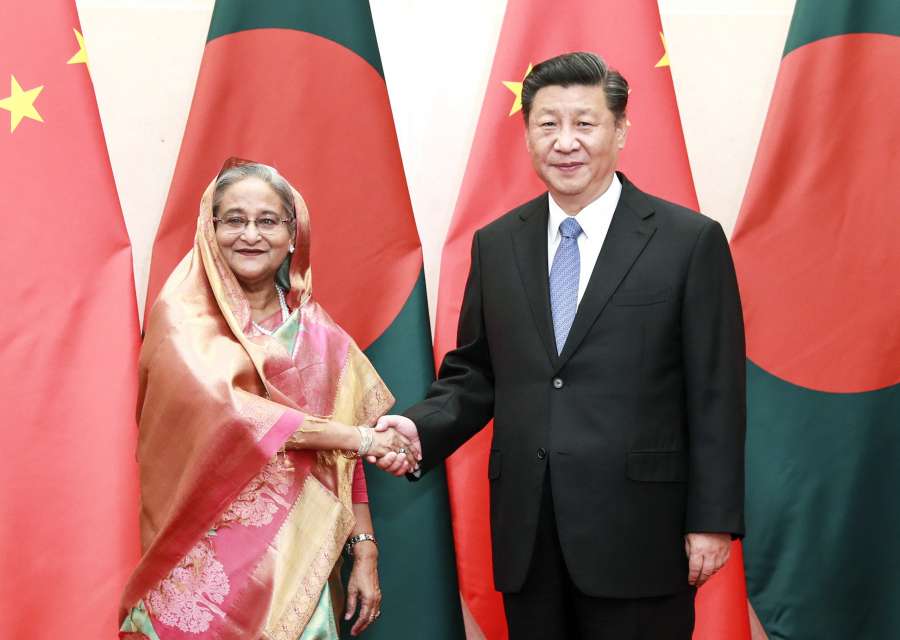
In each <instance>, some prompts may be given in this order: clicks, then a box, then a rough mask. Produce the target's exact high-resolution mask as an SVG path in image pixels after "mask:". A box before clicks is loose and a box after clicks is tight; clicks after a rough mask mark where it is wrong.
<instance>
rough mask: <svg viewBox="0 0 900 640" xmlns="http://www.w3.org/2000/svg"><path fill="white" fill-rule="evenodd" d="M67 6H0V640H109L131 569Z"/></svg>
mask: <svg viewBox="0 0 900 640" xmlns="http://www.w3.org/2000/svg"><path fill="white" fill-rule="evenodd" d="M80 30H81V29H80V26H79V22H78V15H77V13H76V10H75V3H74V2H72V1H60V0H56V1H54V2H30V3H26V2H5V3H3V4H2V5H0V175H2V176H3V178H2V184H3V189H2V193H3V213H2V217H3V249H2V251H0V299H2V300H3V313H2V320H0V452H2V454H0V455H2V456H3V462H2V464H0V576H2V577H0V638H10V639H12V638H17V639H18V638H28V639H29V640H32V639H40V638H67V639H70V640H76V639H84V640H96V639H97V638H112V637H114V636H115V631H116V626H117V624H116V622H117V621H116V611H117V609H118V602H119V597H120V595H121V590H122V586H123V585H124V582H125V580H126V578H127V577H128V573H129V572H130V570H131V569H132V567H133V566H134V564H135V563H136V562H137V558H138V543H139V537H138V531H137V472H136V466H135V464H134V447H135V437H136V434H137V429H136V427H135V413H134V410H135V397H136V393H137V350H138V341H139V338H140V336H139V332H138V321H137V305H136V303H135V293H134V279H133V275H132V262H131V247H130V244H129V241H128V234H127V233H126V230H125V224H124V220H123V218H122V212H121V210H120V208H119V201H118V197H117V195H116V188H115V184H114V182H113V176H112V171H111V169H110V164H109V158H108V156H107V152H106V145H105V142H104V139H103V132H102V130H101V127H100V118H99V114H98V112H97V104H96V102H95V99H94V91H93V88H92V85H91V79H90V75H89V73H88V65H87V56H86V54H85V50H84V42H83V39H82V37H81V33H80Z"/></svg>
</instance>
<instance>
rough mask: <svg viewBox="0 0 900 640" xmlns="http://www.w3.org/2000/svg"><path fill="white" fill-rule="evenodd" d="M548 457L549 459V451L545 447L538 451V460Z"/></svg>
mask: <svg viewBox="0 0 900 640" xmlns="http://www.w3.org/2000/svg"><path fill="white" fill-rule="evenodd" d="M546 457H547V450H546V449H545V448H544V447H541V448H540V449H538V450H537V459H538V460H543V459H544V458H546Z"/></svg>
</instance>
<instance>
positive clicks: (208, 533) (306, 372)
mask: <svg viewBox="0 0 900 640" xmlns="http://www.w3.org/2000/svg"><path fill="white" fill-rule="evenodd" d="M212 191H213V185H210V187H209V188H208V189H207V190H206V193H205V194H204V196H203V199H202V201H201V204H200V214H199V218H198V223H197V234H196V238H195V242H194V248H193V250H192V251H191V252H190V253H189V254H188V255H187V256H186V257H185V258H184V260H182V262H181V263H180V264H179V265H178V267H177V268H176V269H175V271H174V272H173V273H172V275H171V276H170V278H169V280H168V282H167V283H166V286H165V288H164V289H163V291H162V292H161V294H160V297H159V299H158V300H157V302H156V304H155V305H154V307H153V309H152V310H151V312H150V315H149V317H148V321H147V330H146V337H145V340H144V345H143V348H142V351H141V359H140V394H139V416H138V417H139V423H140V439H139V444H138V461H139V463H140V470H141V514H140V519H141V538H142V547H143V557H142V558H141V561H140V563H139V565H138V567H137V569H136V570H135V572H134V574H133V575H132V576H131V579H130V580H129V583H128V585H127V586H126V589H125V593H124V596H123V599H122V610H121V618H122V620H123V622H122V626H121V629H120V637H122V638H140V639H151V640H156V639H158V640H188V639H193V640H197V639H199V638H217V639H221V640H230V639H235V640H237V639H241V640H248V639H255V638H260V639H266V640H297V639H298V638H301V637H302V638H303V640H312V639H326V638H336V637H337V635H336V634H337V624H336V615H335V612H336V611H339V610H340V607H341V604H342V603H341V598H342V596H341V591H340V586H339V581H338V580H337V569H338V565H339V558H340V552H341V549H342V547H343V544H344V542H345V541H346V539H347V536H348V535H349V533H350V531H351V529H352V527H353V524H354V520H353V514H352V510H351V485H352V480H353V470H354V465H355V462H356V461H355V460H351V459H347V458H345V457H344V456H342V455H341V454H340V452H336V451H319V452H316V451H310V450H305V449H303V441H304V438H306V437H308V434H309V433H311V432H315V431H318V430H320V429H322V428H323V425H324V423H325V422H327V421H329V420H336V421H339V422H343V423H346V424H366V423H372V422H373V421H374V420H375V419H376V418H377V417H378V416H379V415H381V414H382V413H384V412H385V411H387V409H388V408H389V407H390V406H391V405H392V404H393V398H392V397H391V394H390V392H389V391H388V390H387V388H386V387H385V385H384V384H383V382H382V381H381V380H380V378H379V377H378V375H377V374H376V372H375V370H374V368H373V367H372V365H371V364H370V363H369V361H368V360H367V359H366V358H365V356H364V355H363V354H362V352H361V351H360V350H359V348H358V347H357V346H356V344H355V343H354V342H353V340H352V339H351V338H350V337H349V336H348V335H347V334H346V333H345V332H344V331H343V330H342V329H341V328H340V327H339V326H338V325H337V324H336V323H335V322H334V321H332V320H331V318H329V316H328V315H327V314H326V313H325V311H324V310H323V309H322V308H321V307H320V306H318V304H316V302H315V301H314V300H313V298H312V296H311V293H312V288H311V283H312V279H311V272H310V267H309V217H308V214H307V210H306V206H305V204H304V202H303V200H302V198H301V197H300V195H299V194H298V193H296V192H294V200H295V205H296V210H297V237H296V242H295V246H296V251H295V252H294V254H293V256H292V259H291V264H290V292H289V293H288V295H287V302H288V305H289V307H290V308H291V309H293V312H292V313H291V314H290V317H289V318H288V319H287V321H285V322H282V318H281V317H280V315H279V316H278V318H277V320H275V319H273V320H271V321H270V322H269V325H268V326H267V327H266V326H264V327H263V328H265V329H269V331H264V332H263V331H260V330H258V329H257V328H256V327H254V325H253V322H252V320H251V316H250V308H249V305H248V303H247V300H246V298H245V297H244V295H243V292H242V290H241V287H240V285H239V284H238V282H237V281H236V279H235V278H234V275H233V274H232V273H231V271H230V269H229V268H228V266H227V265H226V264H225V262H224V260H223V258H222V256H221V254H220V253H219V249H218V244H217V243H216V239H215V231H214V229H213V223H212V207H211V201H212ZM273 286H274V285H273Z"/></svg>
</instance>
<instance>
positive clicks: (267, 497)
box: [218, 455, 292, 527]
mask: <svg viewBox="0 0 900 640" xmlns="http://www.w3.org/2000/svg"><path fill="white" fill-rule="evenodd" d="M289 464H290V463H289V462H288V461H287V458H286V457H285V456H280V455H279V456H275V459H274V460H272V461H271V462H269V464H267V465H266V466H265V467H263V469H262V471H261V472H260V473H259V474H258V475H257V476H256V477H255V478H253V479H252V480H251V481H250V482H248V483H247V486H246V487H245V488H244V490H243V491H241V493H240V495H239V496H238V497H237V498H236V499H235V501H234V502H233V503H231V506H230V507H228V509H227V510H226V511H225V513H223V514H222V517H221V519H220V520H219V523H218V526H228V525H231V524H238V525H242V526H245V527H264V526H266V525H267V524H271V522H272V519H273V518H274V517H275V514H276V513H278V510H279V509H289V508H290V507H291V505H290V503H289V502H288V501H287V500H286V498H285V496H287V494H288V492H289V491H290V489H291V471H292V468H291V467H290V466H289Z"/></svg>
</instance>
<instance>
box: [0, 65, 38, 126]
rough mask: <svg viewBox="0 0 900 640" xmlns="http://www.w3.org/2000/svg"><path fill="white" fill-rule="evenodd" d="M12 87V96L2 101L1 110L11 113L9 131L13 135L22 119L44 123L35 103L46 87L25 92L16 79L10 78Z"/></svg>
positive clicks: (0, 101) (0, 102)
mask: <svg viewBox="0 0 900 640" xmlns="http://www.w3.org/2000/svg"><path fill="white" fill-rule="evenodd" d="M10 86H11V92H12V94H11V95H10V96H9V97H8V98H3V99H2V100H0V109H6V110H7V111H9V131H10V133H12V132H13V131H15V130H16V127H18V126H19V123H20V122H22V118H31V119H32V120H37V121H38V122H43V121H44V119H43V118H42V117H41V114H39V113H38V112H37V109H35V108H34V101H35V100H37V97H38V96H39V95H40V93H41V91H43V90H44V85H41V86H39V87H35V88H34V89H29V90H28V91H23V90H22V86H21V85H20V84H19V82H18V80H16V77H15V76H13V75H11V76H10Z"/></svg>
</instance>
